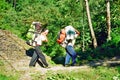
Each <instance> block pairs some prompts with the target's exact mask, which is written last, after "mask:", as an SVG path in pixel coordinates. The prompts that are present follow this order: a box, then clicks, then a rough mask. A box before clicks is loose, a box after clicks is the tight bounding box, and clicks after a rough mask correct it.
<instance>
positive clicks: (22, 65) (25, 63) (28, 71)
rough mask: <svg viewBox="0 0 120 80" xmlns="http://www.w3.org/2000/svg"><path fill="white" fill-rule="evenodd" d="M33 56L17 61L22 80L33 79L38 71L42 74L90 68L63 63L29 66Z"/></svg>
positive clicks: (16, 67)
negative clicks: (46, 66)
mask: <svg viewBox="0 0 120 80" xmlns="http://www.w3.org/2000/svg"><path fill="white" fill-rule="evenodd" d="M30 59H31V58H29V57H27V58H26V59H24V60H22V59H21V60H18V61H15V62H14V64H12V65H13V66H14V68H15V69H16V71H18V72H21V73H22V74H21V77H20V80H32V77H31V75H32V74H36V73H41V75H44V74H46V73H47V72H48V71H54V72H55V71H59V70H60V71H64V70H65V71H72V70H76V69H83V68H88V67H89V66H71V67H64V66H62V65H57V66H51V67H50V68H42V67H40V66H39V65H38V64H36V66H35V67H29V61H30Z"/></svg>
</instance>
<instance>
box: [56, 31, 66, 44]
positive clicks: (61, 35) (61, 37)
mask: <svg viewBox="0 0 120 80" xmlns="http://www.w3.org/2000/svg"><path fill="white" fill-rule="evenodd" d="M65 37H66V33H65V30H64V29H61V30H60V32H59V33H58V38H57V43H58V44H61V43H62V42H63V41H64V40H65Z"/></svg>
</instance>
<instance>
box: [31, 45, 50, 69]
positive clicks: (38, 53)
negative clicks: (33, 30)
mask: <svg viewBox="0 0 120 80" xmlns="http://www.w3.org/2000/svg"><path fill="white" fill-rule="evenodd" d="M39 59H40V60H39ZM36 62H38V64H39V65H41V66H42V67H48V63H47V61H46V58H45V56H44V55H43V54H42V51H41V50H40V48H39V46H35V51H34V53H33V55H32V58H31V60H30V64H29V66H35V64H36Z"/></svg>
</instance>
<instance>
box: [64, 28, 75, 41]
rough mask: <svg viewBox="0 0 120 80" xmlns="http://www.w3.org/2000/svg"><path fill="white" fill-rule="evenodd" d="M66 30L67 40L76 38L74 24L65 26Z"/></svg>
mask: <svg viewBox="0 0 120 80" xmlns="http://www.w3.org/2000/svg"><path fill="white" fill-rule="evenodd" d="M65 32H66V40H67V41H69V40H74V39H75V36H76V32H75V29H74V28H73V27H72V26H66V27H65Z"/></svg>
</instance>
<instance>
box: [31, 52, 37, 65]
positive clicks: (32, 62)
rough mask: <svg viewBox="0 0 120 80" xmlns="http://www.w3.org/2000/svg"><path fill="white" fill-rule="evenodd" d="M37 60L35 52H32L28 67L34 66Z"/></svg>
mask: <svg viewBox="0 0 120 80" xmlns="http://www.w3.org/2000/svg"><path fill="white" fill-rule="evenodd" d="M37 59H38V56H37V54H36V52H35V51H34V53H33V56H32V58H31V61H30V64H29V66H35V64H36V61H37Z"/></svg>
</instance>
